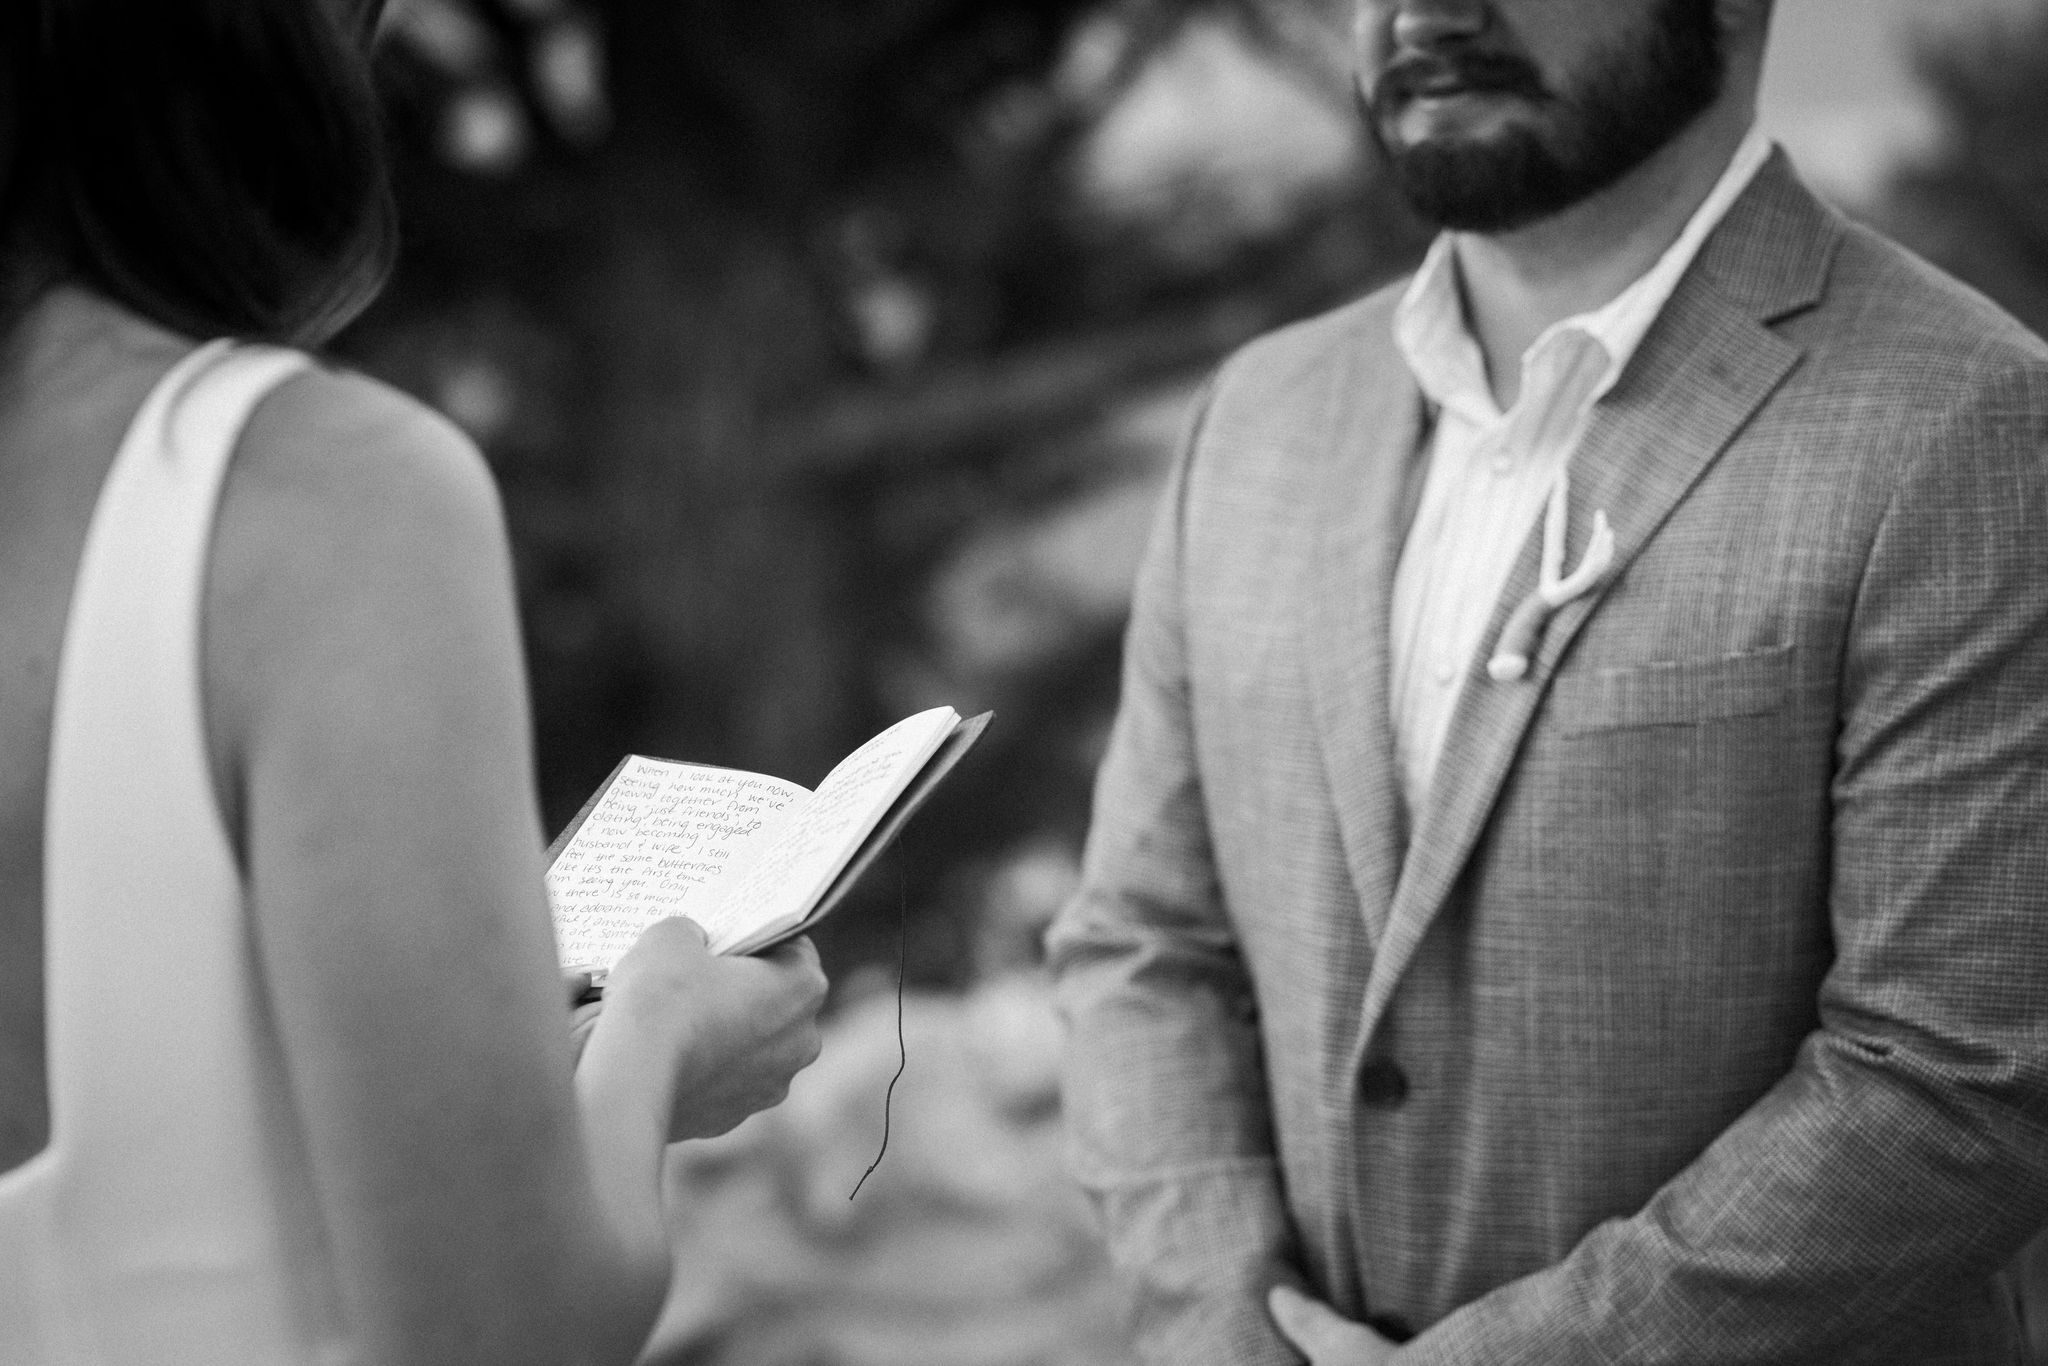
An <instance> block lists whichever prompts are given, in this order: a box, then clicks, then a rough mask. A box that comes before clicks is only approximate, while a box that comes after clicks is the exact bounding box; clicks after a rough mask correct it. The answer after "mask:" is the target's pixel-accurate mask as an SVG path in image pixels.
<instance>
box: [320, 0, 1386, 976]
mask: <svg viewBox="0 0 2048 1366" xmlns="http://www.w3.org/2000/svg"><path fill="white" fill-rule="evenodd" d="M1342 24H1343V19H1342V18H1341V17H1340V16H1339V15H1338V14H1337V12H1336V10H1335V9H1334V8H1326V9H1318V8H1317V7H1316V6H1315V5H1313V4H1303V3H1300V2H1299V0H1294V2H1293V3H1289V2H1288V0H1232V2H1230V3H1201V2H1200V0H1036V2H1035V3H1021V2H1017V3H1003V2H1000V0H835V2H834V3H826V4H821V3H817V0H608V2H607V3H601V4H600V3H595V2H594V0H403V2H402V3H400V4H398V5H397V6H396V7H395V9H394V12H393V14H392V16H391V19H390V27H389V30H388V32H387V40H386V42H385V45H384V51H383V54H382V76H383V82H384V87H385V89H386V91H387V92H388V96H389V104H390V110H391V120H392V125H393V131H394V133H395V136H396V142H397V145H398V148H399V195H400V202H401V206H402V215H403V228H404V242H405V250H404V255H403V258H402V262H401V265H400V267H399V270H398V273H397V275H396V277H395V278H394V279H393V281H392V283H391V287H390V288H389V289H388V290H387V292H386V293H385V295H384V297H383V299H382V301H381V303H380V304H379V305H378V306H377V307H376V308H375V309H374V310H373V311H372V312H371V313H370V314H369V315H367V316H366V317H365V318H364V319H363V320H362V321H361V322H360V323H359V324H358V325H356V326H355V327H354V328H353V329H352V330H351V332H350V333H349V334H348V335H347V336H346V337H345V338H344V339H343V342H342V349H343V351H344V352H345V354H347V355H348V356H349V357H350V358H352V359H354V360H355V361H357V362H358V363H360V364H362V365H363V366H365V368H367V369H369V370H371V371H373V372H375V373H378V374H380V375H382V376H384V377H386V378H389V379H392V380H394V381H396V382H397V383H399V384H400V385H402V386H403V387H405V388H407V389H409V390H411V391H413V392H415V393H417V394H419V395H421V396H423V397H425V398H426V399H428V400H429V401H430V402H432V403H434V404H435V405H437V406H438V407H440V408H441V409H442V410H444V411H445V412H447V413H448V414H449V415H451V416H452V417H454V418H455V419H456V420H457V421H458V422H460V423H461V424H462V425H463V426H464V427H465V428H467V429H468V431H469V432H470V434H471V435H472V436H474V437H475V438H476V439H477V441H478V442H479V443H480V444H481V445H482V446H483V448H484V450H485V451H486V453H487V454H488V456H489V458H490V460H491V463H492V464H493V466H494V467H495V469H496V471H497V474H498V477H499V479H500V482H501V484H502V486H503V489H504V493H505V499H506V504H507V510H508V514H509V517H510V521H511V526H512V532H513V536H514V540H515V544H516V548H517V555H518V563H519V573H520V578H521V582H520V591H521V596H522V600H523V602H524V604H525V614H526V618H525V624H526V631H527V641H528V649H529V653H530V657H531V661H532V679H533V687H534V703H535V712H536V717H537V724H538V748H539V756H540V783H541V790H542V796H543V802H544V805H545V808H546V815H547V818H548V820H549V822H550V824H551V826H559V825H560V824H561V823H562V822H563V821H565V820H566V819H567V818H568V816H569V815H570V814H572V813H573V812H574V811H575V809H576V808H577V806H578V805H580V803H581V802H582V800H583V798H584V796H586V795H587V794H588V792H589V791H590V790H591V789H592V788H593V787H594V786H595V785H596V784H597V783H598V782H599V781H600V780H601V779H602V778H603V777H604V775H605V774H606V773H607V772H608V771H609V770H610V768H611V767H612V765H613V764H614V763H615V762H616V761H617V759H618V757H619V755H620V754H622V753H625V752H627V751H636V752H640V753H647V754H656V755H662V756H667V757H676V758H689V759H693V760H698V761H703V762H713V763H724V764H730V765H735V766H739V767H744V768H752V769H758V770H762V771H767V772H773V773H777V774H779V775H782V776H785V777H790V778H794V779H796V780H797V781H800V782H806V783H809V782H815V781H816V780H817V778H819V777H820V776H822V774H823V773H824V772H825V770H826V769H827V768H829V767H830V765H831V764H832V763H833V762H834V761H835V760H836V759H838V758H839V757H840V756H841V755H843V754H844V753H846V752H847V751H848V750H850V749H851V748H853V746H854V745H856V744H857V743H858V742H859V741H861V740H862V739H864V738H866V736H868V735H869V734H871V733H873V732H874V731H876V730H878V729H880V728H881V727H882V726H883V725H885V724H887V723H888V722H890V721H892V720H894V719H896V718H897V717H898V716H901V715H906V714H908V713H909V712H911V711H913V710H916V709H919V708H922V707H925V706H929V705H934V704H936V703H938V702H947V703H951V704H953V705H955V706H957V707H959V708H960V710H961V711H963V712H970V711H976V710H980V709H982V708H984V707H993V708H995V709H996V711H997V714H998V720H997V723H996V726H995V727H994V729H993V730H992V731H991V732H990V735H989V737H988V739H987V740H985V741H984V743H983V745H982V747H981V749H980V750H979V751H978V752H977V754H976V755H975V757H974V758H973V760H971V761H970V766H969V767H968V768H967V769H966V770H964V771H963V772H962V774H961V775H960V776H959V777H957V778H956V779H955V781H954V782H953V784H952V785H951V786H950V787H949V789H948V791H947V792H946V794H945V795H944V796H943V797H942V798H941V799H940V800H939V801H938V802H936V803H934V804H933V806H932V808H930V809H929V810H928V811H927V813H926V814H925V815H924V816H922V817H920V819H919V821H918V823H917V824H916V826H915V827H914V828H913V831H912V834H911V837H910V841H909V844H908V848H907V851H906V853H905V854H904V855H902V856H899V857H898V859H897V860H896V863H897V867H898V870H899V872H898V876H897V878H896V879H895V880H894V881H891V880H890V879H889V878H887V877H883V878H879V879H871V882H873V883H875V884H877V885H876V886H874V887H871V888H869V889H868V891H867V897H868V899H869V900H870V901H871V902H883V903H887V904H886V906H885V909H884V910H883V912H882V913H873V912H872V911H868V912H860V911H856V912H849V913H846V914H842V915H840V916H838V917H836V918H835V919H834V920H833V921H832V922H830V923H829V924H828V926H827V927H826V929H825V931H824V933H823V934H822V935H821V939H822V941H823V942H822V944H821V947H822V948H823V949H824V951H825V953H826V957H827V960H828V965H829V966H831V967H833V968H835V969H836V970H838V973H839V975H840V976H841V977H842V979H843V978H845V977H846V975H847V970H848V969H850V968H855V967H858V966H859V965H861V964H864V963H876V964H886V965H888V970H890V971H893V966H894V958H895V952H896V931H897V924H898V916H897V914H896V905H895V903H896V902H898V901H899V899H901V900H903V901H904V903H905V905H906V908H907V914H908V917H909V923H910V926H911V933H910V936H909V941H908V942H909V945H910V962H909V973H910V977H911V980H912V981H913V982H918V983H926V984H932V985H945V984H951V985H958V984H961V983H963V982H965V981H967V980H969V979H970V978H971V977H972V976H973V975H974V973H975V971H976V967H977V964H978V963H980V962H982V961H983V960H985V959H988V958H990V957H993V958H995V959H998V960H1008V959H1010V958H1012V957H1014V956H1015V955H1017V954H1019V953H1024V952H1027V951H1028V949H1027V948H1026V945H1027V943H1028V940H1029V939H1030V934H1029V932H1028V931H1029V926H1028V924H1027V923H1025V922H1028V921H1030V920H1031V919H1033V918H1034V917H1041V916H1042V915H1043V914H1044V913H1045V912H1046V911H1047V910H1049V905H1048V904H1047V903H1048V902H1049V901H1056V900H1057V899H1058V896H1059V894H1060V892H1061V891H1062V890H1063V887H1064V884H1065V881H1066V880H1068V879H1069V878H1070V876H1071V870H1072V866H1073V862H1074V857H1075V853H1076V851H1077V849H1078V844H1079V840H1080V836H1081V834H1082V826H1083V823H1084V821H1085V815H1086V810H1087V800H1086V798H1087V790H1088V783H1089V781H1090V776H1091V773H1092V768H1093V765H1094V762H1095V759H1096V757H1097V754H1098V752H1099V750H1100V747H1101V743H1102V738H1103V732H1104V729H1105V727H1106V724H1107V721H1108V716H1109V711H1110V708H1111V706H1112V704H1113V698H1114V669H1115V657H1116V637H1117V631H1118V628H1119V626H1120V621H1121V615H1122V611H1123V599H1124V588H1125V583H1126V581H1127V579H1128V577H1129V574H1130V572H1131V569H1132V567H1133V565H1134V562H1135V556H1136V552H1137V548H1138V544H1139V541H1140V540H1141V538H1142V535H1143V530H1144V526H1145V522H1146V519H1147V515H1148V503H1149V497H1150V489H1151V476H1152V474H1153V473H1154V471H1155V469H1156V467H1157V465H1158V462H1159V459H1160V457H1161V455H1162V453H1163V451H1164V450H1165V449H1166V448H1167V447H1168V446H1169V445H1170V442H1171V439H1172V434H1173V431H1174V428H1175V426H1176V424H1177V421H1178V411H1179V407H1180V403H1181V400H1182V398H1183V396H1184V394H1185V393H1186V391H1187V389H1188V387H1189V385H1190V383H1191V381H1192V380H1193V379H1194V378H1195V377H1197V376H1198V375H1199V373H1200V372H1201V371H1202V370H1203V369H1204V368H1205V367H1206V366H1208V365H1209V364H1211V363H1212V362H1213V361H1214V360H1215V359H1216V358H1217V357H1218V356H1219V355H1221V354H1222V353H1223V352H1224V351H1226V350H1227V349H1228V348H1230V347H1231V346H1233V345H1235V344H1237V343H1239V342H1241V341H1243V340H1245V339H1247V338H1249V337H1250V336H1252V335H1253V334H1255V333H1257V332H1259V331H1261V330H1263V329H1265V328H1267V327H1269V326H1272V325H1273V324H1275V323H1277V322H1280V321H1284V320H1286V319H1288V318H1290V317H1293V316H1297V315H1299V314H1302V313H1304V312H1307V311H1310V310H1313V309H1316V308H1320V307H1323V306H1327V305H1328V304H1331V303H1334V302H1336V301H1337V300H1339V299H1341V298H1342V297H1344V296H1347V295H1349V294H1352V293H1355V292H1356V291H1358V290H1359V289H1360V288H1361V287H1363V286H1365V285H1367V284H1370V283H1372V282H1373V281H1375V280H1377V279H1379V278H1381V277H1383V276H1386V275H1388V274H1390V273H1391V272H1393V271H1394V270H1396V269H1398V268H1399V267H1400V266H1401V265H1402V264H1403V262H1404V261H1405V260H1406V259H1407V257H1408V256H1409V254H1410V253H1412V252H1413V251H1414V250H1415V249H1416V247H1417V246H1418V244H1419V242H1420V240H1421V239H1420V236H1419V234H1418V233H1417V232H1416V231H1415V229H1414V227H1413V225H1412V224H1411V223H1409V222H1408V221H1407V220H1406V219H1405V218H1404V217H1403V216H1402V215H1401V214H1400V213H1399V212H1398V211H1397V210H1396V209H1395V208H1394V206H1393V205H1392V204H1390V203H1388V202H1385V199H1384V196H1383V195H1381V194H1379V193H1378V192H1377V191H1376V190H1375V189H1374V188H1373V185H1374V182H1373V181H1372V179H1371V178H1370V177H1368V176H1363V175H1361V174H1359V165H1360V162H1359V154H1360V147H1359V142H1360V139H1359V138H1358V136H1357V133H1356V131H1355V128H1354V120H1353V117H1352V114H1351V107H1350V89H1349V85H1348V82H1347V78H1346V76H1345V74H1344V53H1345V52H1346V50H1347V46H1346V43H1345V40H1344V34H1343V28H1342ZM1219 76H1220V79H1219ZM1218 98H1221V99H1223V100H1226V101H1235V102H1236V103H1237V104H1238V105H1240V106H1242V110H1241V112H1242V117H1241V118H1234V117H1229V116H1228V111H1226V117H1225V118H1224V119H1223V120H1222V122H1223V125H1224V127H1225V128H1226V130H1227V131H1228V134H1229V136H1228V138H1227V139H1226V141H1227V142H1228V143H1229V144H1230V145H1226V146H1223V147H1221V148H1220V149H1219V148H1218V147H1217V146H1216V145H1214V143H1213V141H1211V142H1205V143H1203V144H1202V145H1189V146H1185V147H1178V148H1177V147H1176V146H1175V145H1174V139H1175V136H1176V125H1177V124H1180V123H1185V122H1190V120H1188V118H1187V115H1188V108H1187V106H1188V103H1189V102H1190V101H1193V100H1211V101H1213V100H1215V99H1218ZM1216 112H1217V111H1215V110H1214V109H1211V110H1209V111H1208V113H1209V115H1210V116H1209V117H1207V118H1205V119H1203V120H1201V121H1200V122H1201V126H1202V127H1203V128H1205V129H1214V128H1215V127H1216V126H1217V124H1218V122H1219V121H1218V119H1217V118H1216V117H1215V114H1216ZM1182 136H1183V137H1185V136H1186V135H1185V134H1183V135H1182ZM1132 145H1138V146H1140V147H1141V148H1142V150H1141V152H1140V153H1139V154H1138V155H1136V156H1133V155H1132V154H1130V152H1129V148H1130V146H1132ZM1139 163H1141V164H1139ZM854 976H855V977H856V978H857V977H858V974H854Z"/></svg>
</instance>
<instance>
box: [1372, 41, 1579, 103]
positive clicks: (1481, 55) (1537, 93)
mask: <svg viewBox="0 0 2048 1366" xmlns="http://www.w3.org/2000/svg"><path fill="white" fill-rule="evenodd" d="M1549 93H1550V92H1549V91H1547V90H1546V89H1544V86H1543V78H1542V76H1541V75H1540V74H1539V73H1538V72H1537V70H1536V68H1535V67H1533V66H1531V65H1529V63H1527V62H1525V61H1523V60H1522V59H1521V58H1520V57H1514V56H1510V55H1508V54H1506V53H1497V52H1473V51H1448V52H1418V53H1415V54H1414V55H1412V56H1406V57H1401V58H1398V59H1397V60H1395V61H1394V62H1392V63H1391V64H1389V65H1388V66H1387V67H1386V69H1385V70H1383V71H1381V72H1380V75H1379V79H1378V80H1377V81H1375V82H1374V83H1373V91H1372V105H1373V108H1374V110H1375V111H1376V112H1379V113H1382V114H1384V113H1386V112H1387V111H1388V110H1390V109H1392V108H1394V107H1396V106H1399V105H1402V104H1406V103H1408V102H1409V101H1411V100H1416V99H1421V98H1424V97H1427V96H1431V95H1437V96H1444V95H1469V94H1491V95H1521V96H1524V97H1526V98H1528V99H1544V98H1547V97H1548V95H1549Z"/></svg>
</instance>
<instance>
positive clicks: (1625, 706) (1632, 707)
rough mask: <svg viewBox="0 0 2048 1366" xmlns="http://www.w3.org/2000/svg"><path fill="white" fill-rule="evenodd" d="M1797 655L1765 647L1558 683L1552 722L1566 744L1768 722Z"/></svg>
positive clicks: (1790, 649) (1786, 689)
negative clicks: (1601, 735)
mask: <svg viewBox="0 0 2048 1366" xmlns="http://www.w3.org/2000/svg"><path fill="white" fill-rule="evenodd" d="M1796 648H1797V647H1796V646H1793V645H1790V644H1786V645H1769V646H1765V647H1764V648H1762V649H1759V650H1743V651H1740V652H1738V653H1735V654H1727V655H1721V656H1719V657H1717V658H1712V659H1686V660H1673V661H1669V662H1662V663H1655V664H1638V665H1632V666H1630V667H1628V668H1621V669H1601V670H1598V671H1596V672H1593V673H1591V674H1588V675H1585V676H1583V677H1570V676H1565V677H1560V678H1559V679H1558V680H1557V681H1556V682H1555V683H1554V684H1553V685H1552V688H1551V696H1550V714H1551V718H1552V720H1553V722H1554V723H1555V724H1556V726H1557V728H1558V730H1559V731H1560V732H1561V733H1562V734H1564V735H1568V736H1569V735H1591V734H1595V733H1598V732H1603V731H1617V730H1635V729H1640V728H1643V727H1648V726H1697V725H1700V724H1702V723H1705V722H1709V721H1724V720H1733V719H1735V718H1738V717H1745V716H1768V715H1770V714H1771V713H1773V712H1777V711H1781V710H1783V709H1784V706H1785V703H1786V699H1787V698H1788V697H1790V696H1791V692H1792V682H1793V661H1794V654H1795V651H1796Z"/></svg>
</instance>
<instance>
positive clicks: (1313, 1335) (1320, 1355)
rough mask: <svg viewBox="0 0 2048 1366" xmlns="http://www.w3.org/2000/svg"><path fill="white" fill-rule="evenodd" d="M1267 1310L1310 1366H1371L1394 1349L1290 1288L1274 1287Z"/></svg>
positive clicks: (1384, 1341)
mask: <svg viewBox="0 0 2048 1366" xmlns="http://www.w3.org/2000/svg"><path fill="white" fill-rule="evenodd" d="M1266 1308H1267V1309H1268V1310H1270V1311H1271V1312H1272V1315H1273V1322H1274V1323H1275V1324H1276V1325H1278V1327H1279V1329H1280V1332H1281V1335H1282V1336H1283V1337H1285V1338H1286V1339H1287V1340H1288V1341H1289V1342H1291V1343H1293V1344H1294V1347H1295V1350H1296V1351H1298V1352H1300V1353H1301V1354H1302V1355H1303V1356H1305V1357H1307V1358H1308V1359H1309V1361H1310V1363H1311V1366H1372V1363H1375V1362H1379V1361H1382V1360H1385V1359H1386V1357H1387V1356H1388V1355H1389V1354H1390V1353H1391V1352H1392V1351H1393V1348H1394V1344H1393V1343H1391V1342H1389V1341H1387V1340H1386V1339H1385V1338H1383V1337H1381V1336H1380V1335H1379V1334H1378V1333H1375V1332H1374V1331H1373V1330H1372V1329H1370V1328H1367V1327H1366V1326H1364V1325H1363V1324H1358V1323H1353V1322H1351V1320H1349V1319H1347V1318H1345V1317H1343V1316H1342V1315H1340V1314H1338V1313H1337V1312H1336V1311H1335V1310H1333V1309H1331V1308H1330V1307H1329V1306H1328V1305H1326V1304H1321V1303H1319V1302H1317V1301H1315V1300H1312V1299H1310V1298H1309V1297H1308V1296H1306V1295H1304V1294H1302V1293H1301V1292H1300V1291H1298V1290H1295V1289H1293V1288H1291V1287H1289V1286H1284V1285H1276V1286H1274V1287H1273V1289H1272V1291H1271V1292H1270V1293H1269V1294H1268V1295H1267V1296H1266Z"/></svg>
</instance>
